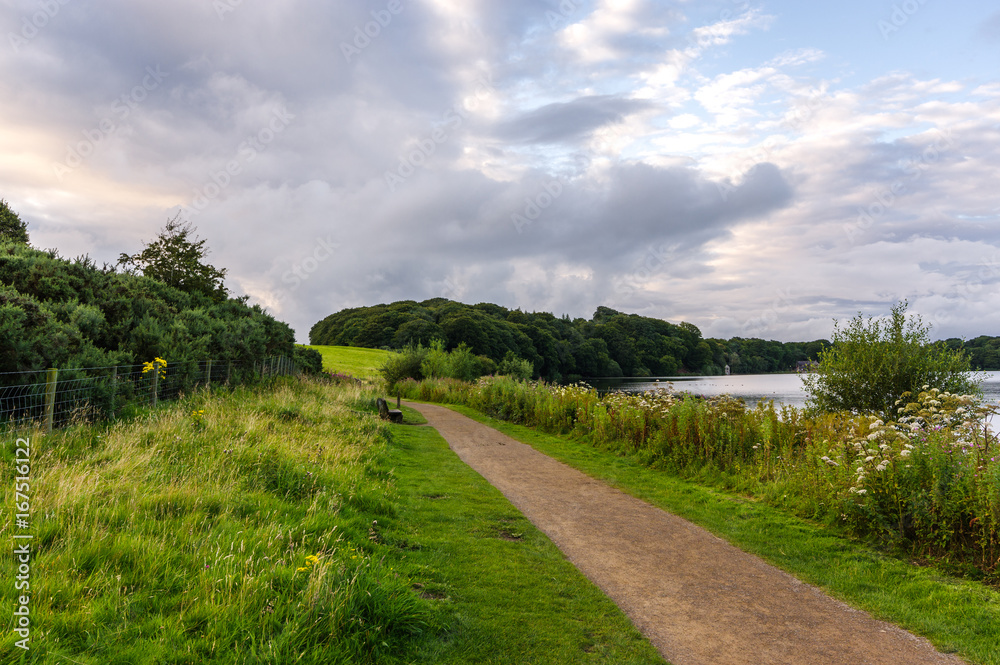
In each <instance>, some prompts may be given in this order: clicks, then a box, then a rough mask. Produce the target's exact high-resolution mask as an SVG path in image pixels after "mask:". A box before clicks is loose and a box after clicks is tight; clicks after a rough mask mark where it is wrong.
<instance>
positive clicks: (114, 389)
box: [111, 365, 118, 420]
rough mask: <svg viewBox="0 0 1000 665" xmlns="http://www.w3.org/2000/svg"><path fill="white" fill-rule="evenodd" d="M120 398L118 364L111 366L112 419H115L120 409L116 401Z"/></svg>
mask: <svg viewBox="0 0 1000 665" xmlns="http://www.w3.org/2000/svg"><path fill="white" fill-rule="evenodd" d="M117 399H118V365H115V366H114V367H112V368H111V419H112V420H114V419H115V414H116V413H117V411H118V409H117V408H116V406H115V401H116V400H117Z"/></svg>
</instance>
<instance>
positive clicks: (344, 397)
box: [0, 380, 437, 665]
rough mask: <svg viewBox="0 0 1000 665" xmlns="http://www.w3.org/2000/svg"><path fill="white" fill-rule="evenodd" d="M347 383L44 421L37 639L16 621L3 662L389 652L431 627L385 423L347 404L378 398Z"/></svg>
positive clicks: (371, 659)
mask: <svg viewBox="0 0 1000 665" xmlns="http://www.w3.org/2000/svg"><path fill="white" fill-rule="evenodd" d="M338 390H340V391H341V392H340V393H339V395H338V397H337V398H336V399H331V388H329V387H324V386H319V385H317V384H312V383H309V382H307V381H305V380H302V381H297V380H296V381H293V380H287V381H282V382H278V384H277V385H276V386H272V387H271V388H269V389H267V390H263V389H262V390H248V389H238V390H237V391H236V392H235V393H234V394H233V395H231V396H229V395H226V396H224V397H220V396H217V395H215V394H211V393H207V392H201V393H197V394H195V395H193V396H190V397H188V398H186V399H185V400H183V401H182V402H180V403H178V404H175V405H172V406H169V407H167V408H164V409H161V410H158V411H155V412H153V413H151V414H150V415H149V416H148V417H147V418H140V419H137V420H133V421H131V422H118V423H115V424H113V425H109V426H103V427H89V426H84V427H76V428H70V429H68V430H66V431H62V432H57V433H55V434H52V435H50V436H46V437H43V436H41V435H40V434H39V433H37V432H35V433H34V434H33V435H32V436H31V441H32V443H33V444H34V446H35V448H34V450H33V461H32V472H33V473H32V476H33V477H32V487H33V491H34V493H35V494H34V496H33V498H32V507H33V514H32V531H33V533H34V534H35V538H34V541H33V543H34V547H33V549H34V552H33V555H32V556H33V560H32V577H31V608H32V625H33V634H32V650H31V652H30V654H26V653H25V652H23V651H22V650H21V649H19V648H17V647H15V646H14V641H15V640H16V639H19V638H18V637H17V636H16V635H15V634H13V633H9V632H7V631H8V630H9V627H4V634H3V639H2V642H0V660H2V661H3V662H20V661H22V660H23V662H33V663H50V662H51V663H57V662H58V663H64V662H76V663H94V664H97V663H100V664H102V665H103V664H106V663H137V662H151V663H152V662H155V663H178V664H179V663H192V664H194V663H293V662H294V663H317V664H318V663H324V664H326V663H375V662H394V655H397V654H399V653H402V652H405V646H406V644H407V643H408V641H409V640H410V638H411V637H412V636H414V635H416V634H419V633H422V632H425V631H429V630H435V626H436V625H437V624H436V621H437V619H436V618H435V617H436V614H435V612H436V610H434V609H433V607H432V606H431V603H430V601H427V600H425V599H422V598H420V597H419V596H417V595H416V593H415V592H414V591H413V590H412V589H411V583H410V581H409V580H407V579H406V578H405V577H404V576H402V575H400V574H399V573H397V572H396V571H395V570H394V569H393V564H392V562H391V559H390V560H386V559H385V558H384V554H385V552H384V551H383V550H382V549H381V546H380V545H379V541H380V537H379V532H378V520H379V519H381V518H383V517H385V516H390V515H392V514H393V512H394V510H395V506H394V496H395V495H394V487H393V482H392V479H391V477H390V475H389V473H388V471H387V470H386V469H385V467H384V465H382V464H380V460H382V458H383V456H384V454H385V446H386V441H387V439H388V434H387V429H386V427H385V426H384V425H383V424H381V423H379V422H378V421H377V420H376V419H374V418H358V417H357V416H356V415H354V414H353V413H352V411H354V410H357V409H359V408H367V407H368V405H369V404H370V403H371V398H370V396H369V395H366V394H364V393H363V392H361V390H360V389H359V388H357V387H341V388H339V389H338ZM11 448H12V446H4V452H3V462H4V463H3V471H2V472H0V475H2V477H3V496H4V504H3V505H4V506H9V505H11V501H12V497H11V496H10V494H9V493H10V492H12V491H13V487H14V482H13V468H14V464H13V454H12V451H11ZM11 528H12V525H11V524H10V523H7V522H5V523H4V525H3V527H2V531H0V533H2V538H3V539H4V540H7V539H9V538H10V535H11ZM14 595H15V590H14V585H13V584H12V583H11V584H5V585H3V586H2V587H0V598H2V600H0V602H3V603H4V604H6V605H8V606H10V607H14V605H15V603H16V600H15V598H14ZM29 656H30V657H29Z"/></svg>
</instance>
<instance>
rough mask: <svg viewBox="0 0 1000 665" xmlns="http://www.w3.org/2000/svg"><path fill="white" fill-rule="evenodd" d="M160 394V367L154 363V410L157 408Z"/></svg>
mask: <svg viewBox="0 0 1000 665" xmlns="http://www.w3.org/2000/svg"><path fill="white" fill-rule="evenodd" d="M159 392H160V366H159V365H157V364H156V363H153V408H154V409H155V408H156V403H157V400H158V398H159V395H158V393H159Z"/></svg>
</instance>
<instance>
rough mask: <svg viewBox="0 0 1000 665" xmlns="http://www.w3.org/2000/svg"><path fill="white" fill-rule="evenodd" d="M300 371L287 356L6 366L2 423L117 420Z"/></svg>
mask: <svg viewBox="0 0 1000 665" xmlns="http://www.w3.org/2000/svg"><path fill="white" fill-rule="evenodd" d="M299 373H300V369H299V367H298V365H296V364H295V362H293V361H292V359H291V358H288V357H287V356H273V357H270V358H266V359H265V360H263V361H262V362H255V363H233V362H225V361H223V362H213V361H211V360H201V361H192V362H186V363H167V364H166V365H165V366H161V365H160V364H158V363H156V362H154V363H147V364H145V365H118V366H114V367H85V368H71V369H49V370H43V371H37V372H0V428H4V429H22V428H30V427H34V426H35V425H36V424H37V425H39V426H41V427H42V428H43V429H44V430H45V431H47V432H48V431H51V430H52V429H53V428H61V427H65V426H67V425H70V424H74V423H84V422H94V421H97V420H113V419H114V418H116V417H118V416H119V415H120V414H121V413H122V411H123V410H124V409H126V408H127V407H129V406H139V405H151V406H156V405H157V404H158V403H159V402H160V401H169V400H174V399H177V398H178V397H180V396H181V395H182V394H183V393H185V392H190V391H192V390H195V389H198V388H203V387H209V386H235V385H246V384H252V383H257V382H260V381H262V380H266V379H268V378H271V377H275V376H290V375H297V374H299Z"/></svg>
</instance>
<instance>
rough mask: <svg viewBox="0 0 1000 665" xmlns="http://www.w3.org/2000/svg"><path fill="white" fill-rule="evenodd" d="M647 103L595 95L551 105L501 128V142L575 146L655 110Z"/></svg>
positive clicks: (499, 134)
mask: <svg viewBox="0 0 1000 665" xmlns="http://www.w3.org/2000/svg"><path fill="white" fill-rule="evenodd" d="M652 107H653V105H652V104H650V103H649V102H648V101H645V100H638V99H621V98H617V97H614V96H611V95H591V96H588V97H580V98H578V99H574V100H573V101H570V102H558V103H554V104H547V105H545V106H543V107H541V108H538V109H534V110H532V111H529V112H527V113H524V114H521V115H520V117H517V118H514V119H513V120H510V121H507V122H504V123H502V124H500V126H499V127H498V130H497V135H498V137H499V138H501V139H504V140H507V141H514V142H523V143H560V142H572V141H576V140H579V139H581V138H583V137H584V136H586V135H588V134H590V133H591V132H593V131H594V130H596V129H599V128H600V127H603V126H605V125H608V124H613V123H617V122H620V121H621V120H622V119H623V118H624V117H625V116H628V115H630V114H633V113H638V112H640V111H644V110H647V109H650V108H652Z"/></svg>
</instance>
